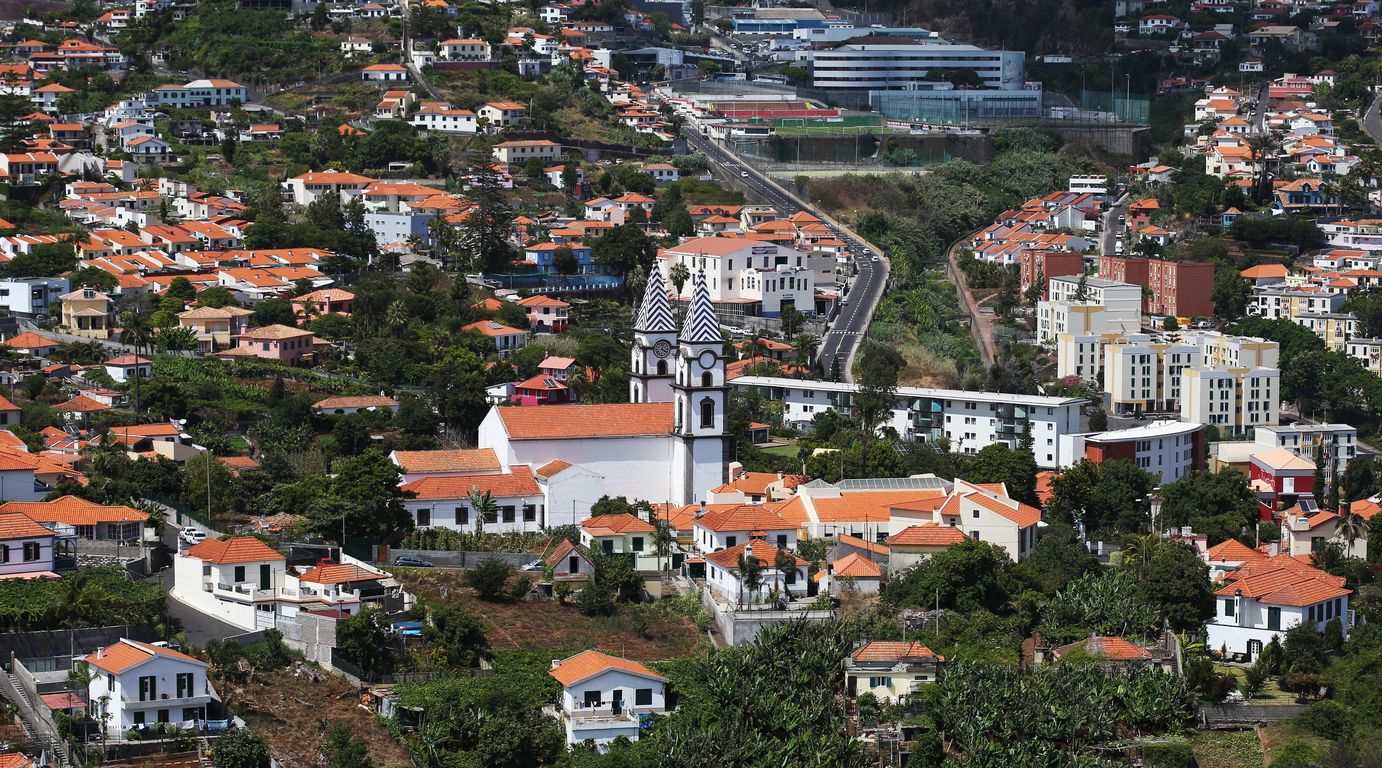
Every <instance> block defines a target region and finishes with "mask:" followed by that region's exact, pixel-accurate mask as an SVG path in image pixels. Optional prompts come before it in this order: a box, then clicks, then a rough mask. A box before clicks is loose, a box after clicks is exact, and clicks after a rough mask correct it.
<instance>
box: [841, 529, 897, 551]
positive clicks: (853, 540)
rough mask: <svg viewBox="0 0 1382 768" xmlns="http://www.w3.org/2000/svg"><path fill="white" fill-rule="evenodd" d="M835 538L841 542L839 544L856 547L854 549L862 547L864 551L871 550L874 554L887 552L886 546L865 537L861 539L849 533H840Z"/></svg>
mask: <svg viewBox="0 0 1382 768" xmlns="http://www.w3.org/2000/svg"><path fill="white" fill-rule="evenodd" d="M835 540H836V541H838V542H839V543H841V544H846V545H848V546H851V547H854V548H856V549H862V550H864V551H866V552H872V553H874V554H875V555H886V554H888V548H887V547H886V546H884V545H882V544H879V543H877V542H873V541H867V540H865V539H861V538H859V537H858V536H850V535H848V534H840V535H839V536H837V537H835Z"/></svg>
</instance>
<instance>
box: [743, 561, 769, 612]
mask: <svg viewBox="0 0 1382 768" xmlns="http://www.w3.org/2000/svg"><path fill="white" fill-rule="evenodd" d="M762 586H763V564H762V563H760V562H759V561H758V558H756V557H754V556H753V555H740V556H739V606H740V607H743V605H744V593H745V592H748V595H749V603H750V604H752V603H753V596H754V595H756V594H758V590H759V589H760V588H762Z"/></svg>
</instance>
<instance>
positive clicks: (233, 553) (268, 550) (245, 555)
mask: <svg viewBox="0 0 1382 768" xmlns="http://www.w3.org/2000/svg"><path fill="white" fill-rule="evenodd" d="M187 556H188V557H195V558H197V559H198V560H204V561H206V562H209V563H220V564H227V563H259V562H263V561H265V560H283V559H284V558H283V555H281V554H279V553H278V552H277V551H276V550H274V548H273V547H270V546H269V545H268V544H265V543H264V542H262V541H260V540H259V539H256V538H254V537H252V536H237V537H236V538H233V539H226V540H225V541H219V540H217V539H207V540H206V541H203V542H202V543H200V544H197V545H196V546H194V547H192V548H191V549H189V550H187Z"/></svg>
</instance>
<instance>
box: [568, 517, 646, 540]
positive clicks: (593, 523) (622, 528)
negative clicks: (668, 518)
mask: <svg viewBox="0 0 1382 768" xmlns="http://www.w3.org/2000/svg"><path fill="white" fill-rule="evenodd" d="M581 527H582V528H584V529H585V532H586V533H588V534H590V535H591V536H597V537H598V536H622V535H624V534H626V533H652V532H654V531H656V530H657V529H656V528H654V527H653V526H652V525H651V524H650V523H648V521H646V520H641V519H639V518H637V517H634V516H633V515H630V514H628V513H627V512H624V513H620V514H617V515H600V516H598V517H588V518H586V519H585V520H582V521H581Z"/></svg>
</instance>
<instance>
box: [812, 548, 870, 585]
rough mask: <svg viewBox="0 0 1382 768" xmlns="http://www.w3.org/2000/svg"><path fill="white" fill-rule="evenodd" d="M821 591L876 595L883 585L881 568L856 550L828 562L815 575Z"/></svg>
mask: <svg viewBox="0 0 1382 768" xmlns="http://www.w3.org/2000/svg"><path fill="white" fill-rule="evenodd" d="M815 579H816V583H817V584H819V585H820V591H821V592H822V593H828V594H831V595H835V596H839V595H843V594H847V593H851V592H852V593H855V594H860V595H876V594H878V590H879V589H880V588H881V587H882V585H883V568H882V567H881V566H879V565H878V563H875V562H874V561H872V560H870V559H868V558H867V557H864V556H863V555H861V554H859V553H858V552H851V553H849V554H848V555H845V556H844V557H842V558H840V559H839V560H836V561H834V562H832V563H830V564H829V565H828V566H826V569H825V570H824V571H821V572H820V573H817V574H816V576H815Z"/></svg>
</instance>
